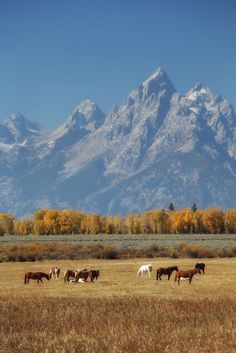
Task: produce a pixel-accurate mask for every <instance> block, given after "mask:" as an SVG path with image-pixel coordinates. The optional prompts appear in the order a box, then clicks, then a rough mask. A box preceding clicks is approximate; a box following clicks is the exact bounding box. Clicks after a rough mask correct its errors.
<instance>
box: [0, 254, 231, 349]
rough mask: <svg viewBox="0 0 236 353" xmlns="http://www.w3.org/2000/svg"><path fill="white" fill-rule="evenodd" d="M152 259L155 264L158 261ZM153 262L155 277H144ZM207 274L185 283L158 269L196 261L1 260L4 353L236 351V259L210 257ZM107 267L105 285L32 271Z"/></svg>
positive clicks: (0, 338)
mask: <svg viewBox="0 0 236 353" xmlns="http://www.w3.org/2000/svg"><path fill="white" fill-rule="evenodd" d="M150 260H151V261H150ZM148 262H151V263H152V265H153V271H154V273H153V275H152V277H151V278H150V279H149V278H146V277H144V278H137V275H136V274H137V269H138V268H139V266H140V265H142V264H144V263H148ZM203 262H205V263H206V274H205V275H198V276H197V277H196V278H197V280H193V282H192V284H191V285H189V284H188V282H186V281H183V282H182V283H181V284H180V285H179V286H178V284H176V283H174V281H173V279H174V276H173V277H172V278H171V280H170V281H168V280H167V278H166V277H163V279H162V281H156V279H155V270H156V269H157V268H158V267H166V266H170V265H178V266H179V268H181V269H187V268H193V267H194V264H195V263H196V260H195V259H186V258H185V259H170V258H156V259H130V260H101V259H99V260H97V259H89V260H79V261H78V260H77V261H70V260H66V261H42V262H5V263H0V353H54V352H55V353H85V352H86V353H105V352H107V353H108V352H109V353H119V352H120V353H128V352H129V353H134V352H135V353H136V352H138V353H141V352H142V353H208V352H209V353H233V352H235V351H236V330H235V327H236V271H235V268H236V259H235V258H227V259H220V258H214V259H203ZM55 265H58V266H59V267H60V268H61V270H62V272H63V271H64V270H65V269H69V268H71V269H75V268H85V267H86V268H100V271H101V277H100V278H99V279H98V281H97V282H95V283H94V282H93V283H91V282H88V283H83V284H82V283H80V284H69V285H67V284H65V283H64V282H63V278H59V280H50V281H49V282H48V281H46V280H45V279H44V284H41V283H39V284H37V282H33V281H32V282H30V284H28V285H25V284H24V281H23V280H24V273H25V272H27V271H43V272H48V271H49V269H50V268H51V267H52V266H55Z"/></svg>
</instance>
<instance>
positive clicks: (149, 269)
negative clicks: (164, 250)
mask: <svg viewBox="0 0 236 353" xmlns="http://www.w3.org/2000/svg"><path fill="white" fill-rule="evenodd" d="M151 272H152V265H151V264H148V265H142V266H141V267H140V268H139V270H138V273H137V277H140V276H141V275H142V276H143V275H144V274H147V275H148V276H149V277H151Z"/></svg>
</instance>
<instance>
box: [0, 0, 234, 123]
mask: <svg viewBox="0 0 236 353" xmlns="http://www.w3.org/2000/svg"><path fill="white" fill-rule="evenodd" d="M235 18H236V1H234V0H219V1H218V0H196V1H190V0H162V1H158V0H156V1H153V0H142V1H141V0H133V1H132V0H124V1H123V0H119V1H118V0H117V1H112V0H106V1H105V0H94V1H90V0H83V1H82V0H81V1H80V0H63V1H62V0H20V1H19V0H0V50H1V52H0V53H1V54H0V119H1V120H2V119H3V118H4V117H6V116H7V115H9V114H11V113H13V112H21V113H22V114H23V115H24V116H25V117H26V118H28V119H30V120H34V121H38V122H40V123H41V124H43V125H45V126H47V127H57V126H58V125H60V124H61V123H62V122H63V121H64V120H65V118H66V117H67V116H68V115H69V113H70V112H71V111H72V110H73V108H74V107H75V106H76V105H78V104H79V103H80V101H81V100H83V99H86V98H91V99H92V100H94V101H96V102H97V103H98V104H99V105H100V107H101V108H102V109H103V110H104V111H106V112H108V111H109V110H110V109H111V108H112V106H113V105H115V104H118V105H119V104H120V103H122V102H123V101H124V100H125V99H126V97H127V95H128V94H129V93H130V91H131V90H132V89H133V88H136V87H137V86H138V85H139V84H140V82H142V81H143V80H145V79H146V78H147V77H148V76H149V75H150V74H152V72H153V71H155V70H156V68H157V67H163V68H164V69H165V70H166V71H167V73H168V75H169V77H170V79H171V80H172V82H173V84H174V86H175V87H176V89H177V90H179V91H180V92H181V93H185V92H186V91H187V90H188V89H189V88H191V87H192V86H193V85H194V84H195V83H196V82H197V81H199V82H201V83H203V84H204V85H207V86H209V87H211V89H212V90H213V92H214V93H215V94H221V95H222V96H223V97H224V98H226V99H228V100H229V101H231V103H232V104H233V105H234V107H235V108H236V64H235V63H236V21H235Z"/></svg>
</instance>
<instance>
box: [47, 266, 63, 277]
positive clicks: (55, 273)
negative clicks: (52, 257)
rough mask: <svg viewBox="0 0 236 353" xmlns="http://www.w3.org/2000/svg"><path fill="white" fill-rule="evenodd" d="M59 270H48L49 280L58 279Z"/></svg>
mask: <svg viewBox="0 0 236 353" xmlns="http://www.w3.org/2000/svg"><path fill="white" fill-rule="evenodd" d="M60 271H61V270H60V268H59V267H53V268H52V269H51V270H50V272H49V277H50V278H52V277H53V278H56V279H58V278H59V276H60Z"/></svg>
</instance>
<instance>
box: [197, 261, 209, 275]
mask: <svg viewBox="0 0 236 353" xmlns="http://www.w3.org/2000/svg"><path fill="white" fill-rule="evenodd" d="M205 266H206V265H205V264H204V263H203V262H200V263H198V262H197V263H196V265H195V268H199V270H202V272H203V273H204V274H205Z"/></svg>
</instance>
